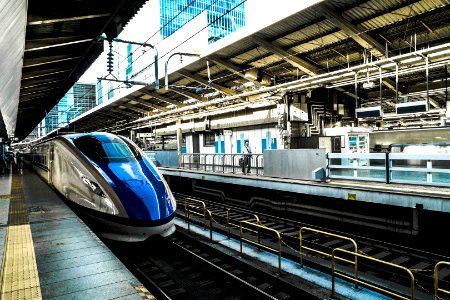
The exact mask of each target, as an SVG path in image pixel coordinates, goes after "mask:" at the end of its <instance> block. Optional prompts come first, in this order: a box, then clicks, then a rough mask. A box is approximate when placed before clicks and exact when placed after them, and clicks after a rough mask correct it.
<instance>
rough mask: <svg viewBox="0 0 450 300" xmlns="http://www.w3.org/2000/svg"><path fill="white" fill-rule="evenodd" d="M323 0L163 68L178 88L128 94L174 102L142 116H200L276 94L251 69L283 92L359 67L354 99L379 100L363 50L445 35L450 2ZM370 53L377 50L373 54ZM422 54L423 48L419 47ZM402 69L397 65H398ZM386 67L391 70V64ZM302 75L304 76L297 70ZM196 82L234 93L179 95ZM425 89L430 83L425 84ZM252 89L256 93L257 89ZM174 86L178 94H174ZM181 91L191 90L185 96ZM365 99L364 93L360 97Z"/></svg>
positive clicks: (428, 43) (396, 48)
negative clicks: (367, 83) (174, 67)
mask: <svg viewBox="0 0 450 300" xmlns="http://www.w3.org/2000/svg"><path fill="white" fill-rule="evenodd" d="M322 5H323V4H318V5H315V6H312V7H311V8H308V9H306V10H304V11H301V12H297V13H294V14H293V15H292V16H290V17H288V18H286V19H285V20H282V21H280V22H278V23H276V24H274V25H272V26H270V27H267V28H264V29H261V30H260V31H259V32H257V33H256V34H255V35H254V36H253V37H251V36H249V37H247V38H244V39H242V40H239V41H235V42H233V43H231V44H229V45H226V46H225V47H223V48H221V49H217V50H216V51H215V52H214V53H211V54H210V53H208V54H205V56H204V57H202V58H201V59H199V60H198V61H196V62H193V63H191V64H190V65H188V66H185V67H184V68H183V69H181V70H178V71H177V72H176V73H173V74H169V76H170V77H169V78H170V81H169V82H170V85H171V86H174V87H178V89H179V90H169V91H165V90H159V91H154V90H153V87H152V86H146V87H143V88H141V89H140V90H137V91H135V92H133V95H134V96H139V98H142V99H143V100H145V101H148V102H149V103H157V104H158V103H159V105H161V103H162V102H165V103H169V104H173V105H175V106H176V107H175V108H171V106H169V110H168V111H165V112H155V113H154V114H153V115H152V116H151V117H149V118H144V120H143V121H142V122H147V121H150V120H151V121H152V122H154V121H156V120H162V121H164V122H166V121H167V120H169V119H171V118H172V119H175V118H178V117H180V116H181V117H187V116H189V117H190V116H191V115H194V113H193V111H194V110H195V111H196V113H197V112H198V111H199V110H203V112H202V114H204V113H205V112H204V109H206V107H214V106H215V105H216V104H217V103H219V104H220V105H221V107H222V108H223V109H226V108H227V106H230V105H234V106H236V105H237V106H239V105H240V104H236V101H237V100H238V99H242V98H246V97H247V96H248V95H250V94H251V95H253V96H252V98H258V97H261V98H264V97H270V95H268V96H267V95H265V92H264V91H265V90H269V91H273V92H275V90H276V88H275V87H274V86H266V87H264V91H263V89H261V84H260V82H258V81H257V80H254V79H252V77H248V76H247V77H246V76H245V75H246V72H247V73H253V74H255V69H257V70H256V73H259V74H267V75H269V76H270V77H271V78H272V79H273V82H272V85H277V86H279V88H281V89H283V90H284V89H285V90H286V91H288V92H289V91H293V92H296V91H302V90H304V89H308V88H309V89H310V88H317V87H319V86H322V87H323V86H324V85H334V84H336V83H340V82H345V81H350V82H352V81H353V80H354V73H352V72H359V75H358V79H359V81H360V82H359V86H360V87H359V89H360V90H358V98H359V99H360V100H364V101H366V102H364V103H368V104H370V102H372V103H378V102H379V99H378V97H379V95H378V96H377V97H376V98H373V97H372V98H370V97H371V95H374V94H373V93H374V92H375V91H374V90H362V87H361V85H362V80H363V78H364V75H363V73H364V72H365V69H366V68H367V65H364V62H363V54H364V52H366V53H369V52H371V51H372V53H373V54H374V57H373V60H379V59H381V60H382V59H383V56H384V55H385V53H386V47H385V43H387V45H388V53H389V58H392V57H398V55H399V54H405V53H409V52H410V51H413V49H411V46H410V43H409V41H410V39H411V36H416V37H417V44H418V45H419V46H418V49H426V48H427V47H434V46H436V45H438V44H442V43H445V42H446V41H448V40H450V24H449V22H448V19H449V18H450V12H449V11H450V9H449V8H450V7H449V6H450V3H449V2H448V1H446V0H435V1H430V0H419V1H418V0H404V1H387V0H381V1H361V0H343V1H327V3H326V5H328V6H329V10H328V13H327V14H325V13H324V12H323V9H322ZM255 37H256V38H255ZM405 40H408V42H407V41H405ZM374 51H378V53H377V54H375V52H374ZM424 54H427V53H426V51H425V52H424ZM377 56H379V57H378V58H377ZM205 59H207V60H208V61H209V69H207V67H206V64H205ZM403 59H405V57H399V58H398V60H397V62H399V63H401V62H400V61H401V60H403ZM393 61H395V59H394V60H393ZM386 63H387V62H384V63H382V64H376V63H375V64H373V65H371V66H375V70H373V71H371V72H372V73H373V74H374V75H373V78H372V79H371V80H373V81H375V83H376V84H378V82H379V81H378V78H377V77H376V76H375V74H377V72H378V71H377V69H376V68H377V67H378V66H381V67H382V68H383V72H387V70H384V68H387V67H386V66H385V64H386ZM299 64H302V65H303V68H299V66H300V65H299ZM407 67H408V66H406V65H401V67H400V68H407ZM389 68H390V70H391V71H392V70H393V69H395V65H394V67H393V66H390V67H389ZM347 71H348V72H347ZM336 72H337V73H336ZM321 73H323V74H321ZM206 74H209V76H207V75H206ZM305 74H306V75H308V76H304V75H305ZM314 74H318V76H314ZM424 75H425V72H423V74H420V75H417V74H407V75H405V76H401V77H400V79H399V85H398V86H399V91H396V84H395V81H394V80H393V78H394V77H389V78H383V84H384V87H387V89H389V90H390V91H389V90H387V89H386V90H383V97H385V96H386V97H388V95H395V94H396V93H397V94H398V95H402V94H403V93H407V92H408V91H409V89H408V87H410V86H414V85H416V81H417V78H419V77H420V76H421V77H420V78H421V80H422V81H424V79H425V76H424ZM335 76H336V77H335ZM418 76H419V77H418ZM207 77H209V78H208V79H207ZM330 77H332V78H330ZM253 78H254V77H253ZM301 78H303V79H301ZM247 82H253V83H254V85H247V84H246V83H247ZM211 83H214V84H217V85H218V86H213V84H211ZM202 85H205V86H210V87H211V88H214V89H216V90H218V91H220V87H222V88H224V89H228V90H231V91H233V93H234V94H233V95H232V94H231V93H224V91H226V90H222V91H221V93H224V94H225V96H226V97H225V98H223V99H222V98H221V97H223V96H224V95H223V94H221V93H211V94H209V95H208V98H207V100H208V101H207V102H200V103H195V102H194V103H189V102H190V101H185V100H186V99H185V97H187V98H192V99H195V97H192V95H195V96H196V97H197V98H198V97H199V96H200V94H193V93H192V92H191V91H192V90H191V89H194V88H197V87H202ZM181 86H184V87H186V90H185V89H183V90H181V89H180V87H181ZM431 87H434V85H432V84H431V82H430V88H431ZM258 89H261V91H259V92H258V91H257V90H258ZM334 89H336V90H338V91H340V92H342V93H345V94H347V95H349V96H351V97H352V98H354V97H355V96H356V95H355V94H354V83H350V84H344V85H343V86H336V87H334ZM180 91H183V92H184V94H181V93H177V92H180ZM186 92H187V93H189V92H190V93H191V94H192V95H186ZM249 93H250V94H249ZM252 93H253V94H252ZM258 93H259V94H260V96H258V95H257V94H258ZM142 94H146V95H147V96H149V97H148V98H147V97H144V96H142ZM158 96H159V97H158ZM161 97H162V98H161ZM367 97H369V99H364V98H367ZM433 97H435V96H433ZM433 97H432V98H430V100H431V101H430V104H431V105H441V106H442V97H440V96H436V98H433ZM188 100H189V99H188ZM197 100H198V99H197ZM181 101H183V102H184V103H181ZM177 104H178V105H177ZM182 105H183V106H182ZM243 105H245V104H243ZM77 122H78V121H77ZM133 124H135V125H137V126H139V124H140V122H136V121H133V123H130V124H128V125H126V126H125V127H131V126H133ZM142 124H144V123H142ZM125 127H124V128H125Z"/></svg>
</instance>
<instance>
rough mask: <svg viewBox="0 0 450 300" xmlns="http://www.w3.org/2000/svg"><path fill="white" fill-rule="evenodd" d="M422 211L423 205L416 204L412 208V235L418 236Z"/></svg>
mask: <svg viewBox="0 0 450 300" xmlns="http://www.w3.org/2000/svg"><path fill="white" fill-rule="evenodd" d="M422 210H423V204H419V203H418V204H416V207H414V208H413V216H412V230H411V232H412V234H413V235H418V234H419V229H420V226H419V224H420V214H421V211H422Z"/></svg>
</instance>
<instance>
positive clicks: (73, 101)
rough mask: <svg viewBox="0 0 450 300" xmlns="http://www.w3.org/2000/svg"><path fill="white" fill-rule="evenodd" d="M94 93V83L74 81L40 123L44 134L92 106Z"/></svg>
mask: <svg viewBox="0 0 450 300" xmlns="http://www.w3.org/2000/svg"><path fill="white" fill-rule="evenodd" d="M95 105H96V94H95V85H94V84H84V83H76V84H75V85H74V86H73V87H72V88H71V89H70V90H69V91H68V92H67V93H66V94H65V95H64V97H63V98H62V99H61V100H60V101H59V102H58V104H57V105H56V106H54V107H53V108H52V109H51V110H50V112H49V113H48V114H47V116H46V117H45V118H44V121H43V122H42V124H41V125H40V126H41V128H42V129H43V131H45V134H47V133H49V132H51V131H53V130H55V129H57V128H60V127H64V126H66V125H67V123H68V122H69V120H72V119H73V118H75V117H77V116H79V115H81V114H82V113H84V112H86V111H88V110H90V109H91V108H94V107H95Z"/></svg>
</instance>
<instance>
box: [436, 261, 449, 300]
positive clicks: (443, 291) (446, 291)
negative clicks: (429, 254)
mask: <svg viewBox="0 0 450 300" xmlns="http://www.w3.org/2000/svg"><path fill="white" fill-rule="evenodd" d="M441 265H447V266H450V262H447V261H440V262H438V263H437V264H436V265H435V266H434V300H437V299H439V297H438V293H439V292H442V293H445V294H447V295H450V291H449V290H444V289H440V288H439V267H440V266H441Z"/></svg>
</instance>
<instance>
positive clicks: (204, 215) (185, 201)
mask: <svg viewBox="0 0 450 300" xmlns="http://www.w3.org/2000/svg"><path fill="white" fill-rule="evenodd" d="M188 201H189V202H191V203H192V202H193V203H198V204H201V206H202V209H203V220H204V221H203V222H204V226H205V228H206V204H205V202H203V201H200V200H195V199H186V198H185V199H184V212H185V217H186V218H188V214H187V206H188ZM191 207H192V208H197V207H195V206H192V205H191ZM192 213H194V214H196V215H199V216H201V215H202V214H201V213H198V212H196V211H192Z"/></svg>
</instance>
